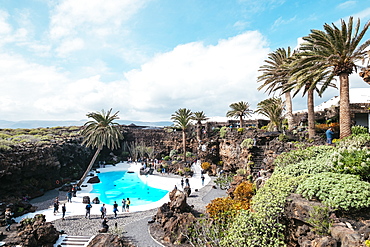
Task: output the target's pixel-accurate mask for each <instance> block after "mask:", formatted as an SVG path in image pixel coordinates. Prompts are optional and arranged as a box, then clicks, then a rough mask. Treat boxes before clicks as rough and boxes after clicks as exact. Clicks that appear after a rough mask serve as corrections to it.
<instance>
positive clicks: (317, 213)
mask: <svg viewBox="0 0 370 247" xmlns="http://www.w3.org/2000/svg"><path fill="white" fill-rule="evenodd" d="M309 214H310V215H309V216H310V217H309V218H308V219H307V223H308V224H310V225H311V226H313V230H314V232H315V233H317V234H319V235H329V234H330V227H331V226H332V224H333V222H332V220H331V219H330V216H329V208H328V207H320V206H313V210H312V211H310V212H309Z"/></svg>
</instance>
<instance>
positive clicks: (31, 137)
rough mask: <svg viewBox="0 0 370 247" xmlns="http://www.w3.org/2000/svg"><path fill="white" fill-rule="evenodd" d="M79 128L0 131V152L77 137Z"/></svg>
mask: <svg viewBox="0 0 370 247" xmlns="http://www.w3.org/2000/svg"><path fill="white" fill-rule="evenodd" d="M78 130H79V127H75V126H71V127H52V128H37V129H0V150H3V151H10V150H12V148H13V147H14V146H19V145H43V144H50V143H54V142H56V141H58V140H64V139H65V138H66V137H67V138H68V137H71V138H73V137H78V136H80V135H79V133H78Z"/></svg>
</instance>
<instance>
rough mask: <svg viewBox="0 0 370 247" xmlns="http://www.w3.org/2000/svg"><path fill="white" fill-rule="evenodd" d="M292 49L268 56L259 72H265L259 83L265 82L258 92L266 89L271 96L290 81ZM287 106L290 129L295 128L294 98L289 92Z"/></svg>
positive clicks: (278, 50)
mask: <svg viewBox="0 0 370 247" xmlns="http://www.w3.org/2000/svg"><path fill="white" fill-rule="evenodd" d="M292 55H293V54H292V52H291V48H290V47H288V49H287V50H285V49H284V48H279V49H277V50H276V51H274V52H272V53H270V54H268V59H267V60H265V61H264V62H265V64H264V65H262V66H261V67H260V69H259V71H261V72H263V74H262V75H261V76H259V77H258V79H257V81H258V82H263V84H262V85H261V86H259V87H258V90H261V89H262V88H266V90H265V92H267V93H268V94H269V95H270V94H271V93H272V92H276V91H278V90H279V89H281V88H282V87H283V86H284V85H285V84H286V83H287V82H288V80H289V63H290V62H291V59H290V58H291V57H292ZM284 96H285V105H286V118H287V119H288V126H289V129H292V128H293V127H294V125H295V124H294V120H293V105H292V98H291V96H290V92H289V91H285V93H284Z"/></svg>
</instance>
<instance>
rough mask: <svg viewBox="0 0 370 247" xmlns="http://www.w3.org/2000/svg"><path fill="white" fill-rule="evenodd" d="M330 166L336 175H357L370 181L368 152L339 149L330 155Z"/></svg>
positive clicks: (369, 155)
mask: <svg viewBox="0 0 370 247" xmlns="http://www.w3.org/2000/svg"><path fill="white" fill-rule="evenodd" d="M332 164H333V166H334V169H335V171H336V172H337V173H343V174H354V175H359V176H360V177H361V178H362V179H363V180H366V181H370V150H369V149H368V148H366V147H365V148H362V149H339V150H338V152H335V153H333V155H332Z"/></svg>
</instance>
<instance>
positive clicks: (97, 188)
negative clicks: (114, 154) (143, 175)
mask: <svg viewBox="0 0 370 247" xmlns="http://www.w3.org/2000/svg"><path fill="white" fill-rule="evenodd" d="M98 177H99V179H100V183H98V184H93V189H92V191H91V193H97V194H100V196H98V197H99V200H100V201H101V202H102V203H105V204H109V205H112V204H113V203H114V201H116V202H117V203H118V205H120V206H121V205H122V204H121V202H122V199H123V198H125V199H127V198H130V201H131V206H140V205H145V204H149V203H152V202H156V201H159V200H160V199H162V198H163V197H164V196H165V195H166V194H167V193H168V191H167V190H162V189H157V188H153V187H150V186H148V185H146V184H145V183H144V182H143V181H141V179H140V178H139V177H138V175H137V174H136V173H129V172H127V171H115V172H104V173H99V174H98Z"/></svg>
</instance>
